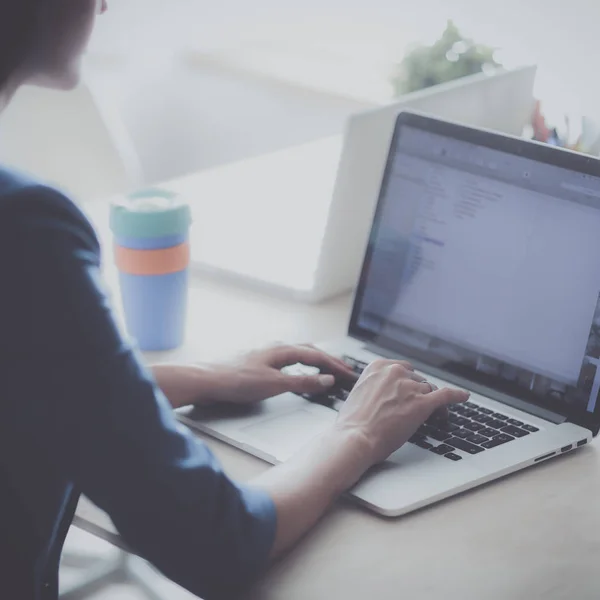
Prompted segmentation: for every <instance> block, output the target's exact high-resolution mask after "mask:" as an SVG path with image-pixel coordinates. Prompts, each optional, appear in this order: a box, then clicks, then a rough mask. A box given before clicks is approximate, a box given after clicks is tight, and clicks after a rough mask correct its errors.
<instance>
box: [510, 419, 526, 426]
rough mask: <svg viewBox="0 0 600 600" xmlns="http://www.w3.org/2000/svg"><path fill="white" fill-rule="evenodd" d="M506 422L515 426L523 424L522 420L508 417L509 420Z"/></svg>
mask: <svg viewBox="0 0 600 600" xmlns="http://www.w3.org/2000/svg"><path fill="white" fill-rule="evenodd" d="M507 423H508V424H509V425H517V426H521V425H523V422H522V421H517V420H516V419H509V420H508V421H507Z"/></svg>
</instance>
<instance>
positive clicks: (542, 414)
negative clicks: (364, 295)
mask: <svg viewBox="0 0 600 600" xmlns="http://www.w3.org/2000/svg"><path fill="white" fill-rule="evenodd" d="M364 347H365V350H368V351H369V352H372V353H373V354H378V355H379V356H383V357H384V358H392V359H397V360H408V361H410V362H411V363H412V364H413V365H414V366H415V367H416V368H417V369H419V371H423V372H425V373H430V374H431V375H433V376H434V377H437V378H439V379H443V380H445V381H447V382H448V383H452V384H454V385H457V386H459V387H461V388H463V389H465V390H468V391H470V392H475V393H476V394H480V395H481V396H485V397H486V398H491V399H492V400H496V401H497V402H501V403H502V404H506V405H508V406H511V407H512V408H516V409H517V410H522V411H523V412H526V413H529V414H530V415H533V416H535V417H538V418H540V419H545V420H546V421H550V423H554V424H556V425H559V424H560V423H565V422H566V421H567V417H566V416H565V415H561V414H559V413H557V412H554V411H552V410H548V409H547V408H543V407H541V406H537V405H535V404H532V403H531V402H526V401H525V400H519V398H515V397H514V396H509V395H508V394H503V393H501V392H497V391H496V390H492V389H490V388H488V387H486V386H484V385H479V384H477V383H474V382H473V381H469V380H468V379H466V378H464V377H460V376H458V375H453V374H452V373H448V372H447V371H444V370H442V369H437V368H435V367H432V366H431V365H428V364H425V363H423V362H421V361H419V360H417V359H414V358H412V357H410V356H404V355H402V354H400V353H399V352H394V351H393V350H389V349H387V348H382V347H381V346H377V345H376V344H372V343H369V342H367V343H366V344H365V346H364Z"/></svg>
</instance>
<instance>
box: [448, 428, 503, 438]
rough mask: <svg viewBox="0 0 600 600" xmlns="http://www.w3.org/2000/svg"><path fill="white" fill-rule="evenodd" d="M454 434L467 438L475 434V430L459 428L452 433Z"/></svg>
mask: <svg viewBox="0 0 600 600" xmlns="http://www.w3.org/2000/svg"><path fill="white" fill-rule="evenodd" d="M494 431H495V430H494ZM452 435H453V436H454V437H457V438H461V439H463V440H464V439H465V438H468V437H469V436H470V435H473V432H472V431H469V430H468V429H458V430H457V431H454V432H453V433H452Z"/></svg>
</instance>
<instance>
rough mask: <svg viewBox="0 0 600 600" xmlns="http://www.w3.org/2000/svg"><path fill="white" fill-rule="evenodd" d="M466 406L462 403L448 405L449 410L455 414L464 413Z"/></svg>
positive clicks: (466, 409)
mask: <svg viewBox="0 0 600 600" xmlns="http://www.w3.org/2000/svg"><path fill="white" fill-rule="evenodd" d="M468 410H469V409H468V408H465V407H464V406H463V405H462V404H454V405H453V406H451V407H450V412H453V413H455V414H457V415H464V414H465V412H466V411H468Z"/></svg>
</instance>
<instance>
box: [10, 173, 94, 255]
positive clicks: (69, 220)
mask: <svg viewBox="0 0 600 600" xmlns="http://www.w3.org/2000/svg"><path fill="white" fill-rule="evenodd" d="M0 229H3V230H4V231H5V232H6V231H11V232H13V233H15V234H18V233H23V232H24V231H26V230H28V231H32V230H36V231H37V232H39V233H47V234H49V235H52V236H57V235H58V236H63V237H65V239H66V238H67V237H68V238H69V239H71V240H77V242H78V244H82V245H84V246H85V247H87V248H88V249H90V250H94V251H97V250H98V241H97V238H96V234H95V232H94V229H93V227H92V226H91V225H90V223H89V221H88V220H87V218H86V217H85V216H84V214H83V213H82V212H81V210H80V209H79V208H78V207H77V206H76V205H75V203H74V202H73V201H72V200H71V199H70V198H69V197H68V196H67V195H66V194H65V193H64V192H62V191H61V190H59V189H57V188H55V187H52V186H51V185H48V184H47V183H45V182H42V181H39V180H36V179H34V178H32V177H30V176H29V175H26V174H23V173H20V172H18V171H15V170H12V169H6V168H3V167H1V166H0Z"/></svg>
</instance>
